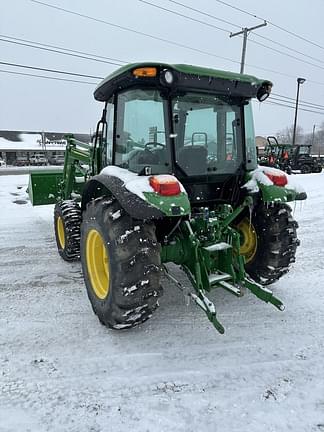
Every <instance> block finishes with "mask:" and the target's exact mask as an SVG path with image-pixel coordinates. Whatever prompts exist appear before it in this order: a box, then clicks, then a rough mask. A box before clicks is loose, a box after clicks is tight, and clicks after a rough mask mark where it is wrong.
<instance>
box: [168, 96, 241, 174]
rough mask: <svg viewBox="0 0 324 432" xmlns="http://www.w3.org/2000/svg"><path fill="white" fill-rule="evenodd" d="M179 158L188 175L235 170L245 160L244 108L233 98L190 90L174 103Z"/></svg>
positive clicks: (177, 159)
mask: <svg viewBox="0 0 324 432" xmlns="http://www.w3.org/2000/svg"><path fill="white" fill-rule="evenodd" d="M172 112H173V127H174V131H175V154H176V162H177V164H178V166H179V167H180V168H181V169H182V171H183V172H184V173H185V174H186V175H188V176H191V175H206V174H224V173H226V174H228V173H234V172H235V171H236V170H237V168H238V167H239V166H240V165H241V163H242V161H243V157H242V142H241V141H242V139H241V109H240V106H238V105H234V104H231V102H230V100H225V99H221V98H218V97H215V96H213V95H206V94H199V93H187V94H186V95H183V96H177V97H175V98H174V99H173V103H172Z"/></svg>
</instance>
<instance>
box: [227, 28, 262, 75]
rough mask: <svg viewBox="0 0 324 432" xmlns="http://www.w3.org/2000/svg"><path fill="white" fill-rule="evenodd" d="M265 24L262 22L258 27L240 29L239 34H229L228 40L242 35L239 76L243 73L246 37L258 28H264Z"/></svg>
mask: <svg viewBox="0 0 324 432" xmlns="http://www.w3.org/2000/svg"><path fill="white" fill-rule="evenodd" d="M267 24H268V23H267V22H266V21H264V23H263V24H259V25H257V26H254V27H250V28H247V27H245V28H242V30H241V31H239V32H236V33H231V34H230V38H231V37H234V36H239V35H241V34H243V46H242V58H241V70H240V73H241V74H242V73H244V64H245V54H246V43H247V37H248V34H249V33H250V32H251V31H253V30H256V29H258V28H260V27H264V26H266V25H267Z"/></svg>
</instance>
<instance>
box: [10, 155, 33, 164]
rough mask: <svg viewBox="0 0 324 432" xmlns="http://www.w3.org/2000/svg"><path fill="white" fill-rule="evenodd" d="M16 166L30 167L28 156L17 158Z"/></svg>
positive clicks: (14, 162)
mask: <svg viewBox="0 0 324 432" xmlns="http://www.w3.org/2000/svg"><path fill="white" fill-rule="evenodd" d="M13 165H14V166H28V165H30V162H29V160H28V158H27V156H17V157H16V159H15V160H14V161H13Z"/></svg>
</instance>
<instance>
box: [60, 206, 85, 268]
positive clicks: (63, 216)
mask: <svg viewBox="0 0 324 432" xmlns="http://www.w3.org/2000/svg"><path fill="white" fill-rule="evenodd" d="M80 225H81V209H80V206H79V204H78V203H77V202H76V201H73V200H65V201H59V202H58V203H56V205H55V208H54V231H55V239H56V245H57V249H58V253H59V254H60V256H61V258H63V259H64V261H77V260H78V259H79V258H80Z"/></svg>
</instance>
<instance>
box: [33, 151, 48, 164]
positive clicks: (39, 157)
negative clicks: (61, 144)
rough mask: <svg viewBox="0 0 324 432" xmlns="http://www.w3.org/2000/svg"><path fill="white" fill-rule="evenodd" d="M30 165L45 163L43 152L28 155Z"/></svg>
mask: <svg viewBox="0 0 324 432" xmlns="http://www.w3.org/2000/svg"><path fill="white" fill-rule="evenodd" d="M29 162H30V165H39V166H41V165H47V159H46V157H45V155H44V154H42V153H36V154H34V155H32V156H30V157H29Z"/></svg>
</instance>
